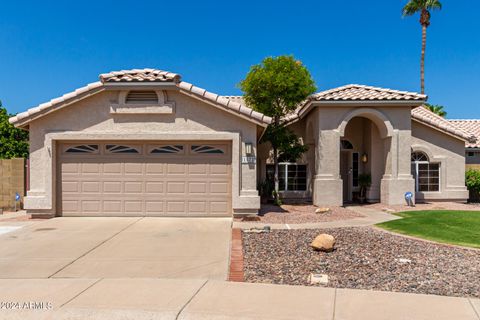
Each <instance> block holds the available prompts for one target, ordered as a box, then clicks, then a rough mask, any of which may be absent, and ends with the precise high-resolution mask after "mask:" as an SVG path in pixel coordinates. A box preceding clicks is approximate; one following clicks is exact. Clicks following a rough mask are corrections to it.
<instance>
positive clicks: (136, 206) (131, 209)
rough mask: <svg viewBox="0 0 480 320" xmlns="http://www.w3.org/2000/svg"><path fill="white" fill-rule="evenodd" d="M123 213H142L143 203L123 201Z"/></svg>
mask: <svg viewBox="0 0 480 320" xmlns="http://www.w3.org/2000/svg"><path fill="white" fill-rule="evenodd" d="M125 212H126V213H142V212H143V201H138V200H125Z"/></svg>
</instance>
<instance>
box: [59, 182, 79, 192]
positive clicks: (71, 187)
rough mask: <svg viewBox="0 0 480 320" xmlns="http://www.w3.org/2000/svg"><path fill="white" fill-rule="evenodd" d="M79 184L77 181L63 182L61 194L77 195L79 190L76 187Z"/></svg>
mask: <svg viewBox="0 0 480 320" xmlns="http://www.w3.org/2000/svg"><path fill="white" fill-rule="evenodd" d="M79 184H80V183H79V182H77V181H65V182H63V192H68V193H70V192H74V193H77V192H79V191H80V188H79V187H78V185H79Z"/></svg>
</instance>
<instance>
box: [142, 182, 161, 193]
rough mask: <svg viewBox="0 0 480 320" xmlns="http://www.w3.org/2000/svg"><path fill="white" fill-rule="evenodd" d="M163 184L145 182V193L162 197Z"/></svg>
mask: <svg viewBox="0 0 480 320" xmlns="http://www.w3.org/2000/svg"><path fill="white" fill-rule="evenodd" d="M163 191H164V183H163V182H161V181H147V182H145V192H146V193H152V194H157V195H163Z"/></svg>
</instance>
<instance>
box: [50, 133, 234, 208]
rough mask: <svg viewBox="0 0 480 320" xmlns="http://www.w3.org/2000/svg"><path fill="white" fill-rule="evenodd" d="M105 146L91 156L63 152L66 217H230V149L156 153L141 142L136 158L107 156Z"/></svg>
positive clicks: (62, 190)
mask: <svg viewBox="0 0 480 320" xmlns="http://www.w3.org/2000/svg"><path fill="white" fill-rule="evenodd" d="M105 144H106V143H104V144H98V145H99V148H98V152H95V153H92V154H80V155H78V154H65V153H64V151H62V150H66V149H65V148H59V150H60V151H59V152H60V154H59V166H58V168H59V170H60V176H59V178H60V183H59V188H58V189H59V193H60V195H59V198H60V201H59V203H60V206H61V208H60V209H61V210H62V213H63V215H72V216H81V215H100V216H101V215H106V216H115V215H117V216H118V215H120V216H121V215H126V216H142V215H164V216H181V215H196V216H205V215H212V214H214V215H223V216H224V215H230V214H231V154H230V151H229V150H230V147H229V146H227V145H223V146H222V150H227V151H228V153H227V154H201V153H191V152H182V153H181V154H163V153H158V154H151V153H149V152H150V151H151V150H152V148H150V147H148V146H147V144H143V145H142V146H141V144H139V143H137V144H136V145H137V146H140V149H139V150H141V152H143V154H142V153H140V154H135V155H132V154H119V153H116V154H110V153H108V152H105V151H104V150H105V149H104V148H105ZM109 144H110V143H109ZM112 144H113V143H112ZM175 145H181V143H178V144H177V143H175ZM189 145H190V144H189V143H186V144H185V143H184V144H183V146H184V149H183V150H189V147H188V146H189ZM196 145H201V144H196ZM218 145H220V144H218ZM197 149H198V147H197ZM207 149H208V148H207ZM198 150H200V149H198ZM62 152H63V153H62Z"/></svg>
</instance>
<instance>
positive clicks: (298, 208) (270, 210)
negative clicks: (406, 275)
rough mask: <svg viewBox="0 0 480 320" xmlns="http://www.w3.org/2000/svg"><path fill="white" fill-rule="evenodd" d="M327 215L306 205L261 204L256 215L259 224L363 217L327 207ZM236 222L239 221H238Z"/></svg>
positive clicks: (341, 208)
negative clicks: (279, 205) (316, 211)
mask: <svg viewBox="0 0 480 320" xmlns="http://www.w3.org/2000/svg"><path fill="white" fill-rule="evenodd" d="M328 208H329V209H330V211H329V212H327V213H315V210H317V209H318V207H316V206H313V205H308V204H295V205H289V204H284V205H282V206H281V207H278V206H275V205H271V204H263V205H262V208H261V209H260V213H259V215H258V217H259V222H261V223H289V224H297V223H309V222H328V221H338V220H348V219H354V218H361V217H363V215H361V214H360V213H357V212H355V211H352V210H349V209H346V208H343V207H333V206H330V207H328ZM237 221H241V219H238V220H237Z"/></svg>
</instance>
